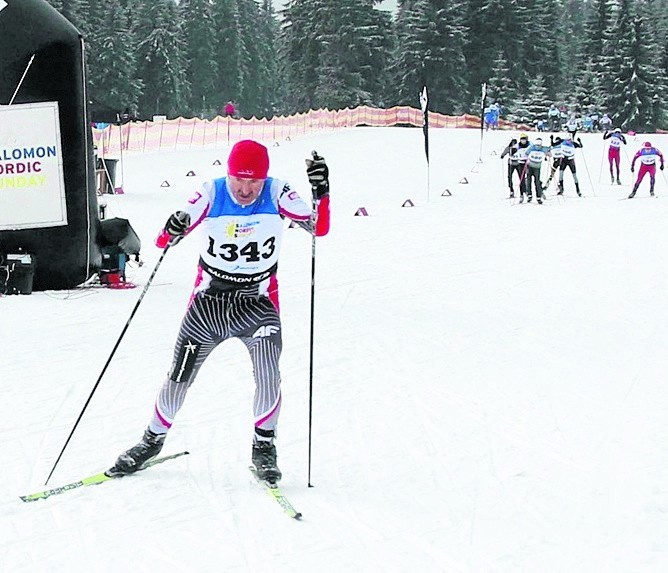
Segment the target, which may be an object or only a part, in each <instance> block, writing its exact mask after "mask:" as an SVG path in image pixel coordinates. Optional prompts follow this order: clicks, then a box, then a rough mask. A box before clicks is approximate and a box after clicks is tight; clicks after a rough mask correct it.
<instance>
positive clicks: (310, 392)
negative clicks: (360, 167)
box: [307, 150, 318, 487]
mask: <svg viewBox="0 0 668 573" xmlns="http://www.w3.org/2000/svg"><path fill="white" fill-rule="evenodd" d="M311 155H312V156H313V159H314V160H315V159H317V158H318V152H317V151H315V150H313V151H312V152H311ZM307 165H309V160H307ZM316 215H317V204H316V197H315V195H313V194H312V196H311V325H310V333H309V367H308V480H307V485H308V487H313V484H312V483H311V450H312V444H313V333H314V325H315V245H316V241H315V238H316V237H315V224H316Z"/></svg>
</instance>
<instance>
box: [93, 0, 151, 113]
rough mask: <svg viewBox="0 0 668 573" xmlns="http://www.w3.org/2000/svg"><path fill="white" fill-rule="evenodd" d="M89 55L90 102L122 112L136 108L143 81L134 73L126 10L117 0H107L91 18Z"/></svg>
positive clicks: (132, 50) (135, 60)
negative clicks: (93, 28)
mask: <svg viewBox="0 0 668 573" xmlns="http://www.w3.org/2000/svg"><path fill="white" fill-rule="evenodd" d="M91 21H92V22H95V24H96V26H95V33H94V34H91V38H92V39H94V40H92V42H93V47H92V55H91V57H90V58H89V60H88V69H89V73H88V79H89V96H90V99H91V101H93V102H96V103H97V104H102V105H103V106H105V107H106V108H109V109H112V110H116V111H117V112H121V111H122V110H125V109H126V108H129V110H130V112H131V113H132V114H135V113H136V111H137V103H138V100H139V97H140V95H141V93H142V89H143V82H142V81H141V80H140V79H138V78H137V77H136V76H135V70H136V68H137V58H136V55H135V50H134V46H133V45H132V43H131V42H128V38H131V37H132V36H131V34H130V23H129V18H128V14H127V12H126V11H125V10H124V9H123V8H122V7H121V4H120V2H119V0H107V1H106V2H105V3H104V5H103V6H101V10H100V12H99V13H97V14H96V17H95V18H94V19H91Z"/></svg>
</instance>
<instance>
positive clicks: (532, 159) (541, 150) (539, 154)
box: [520, 137, 551, 204]
mask: <svg viewBox="0 0 668 573" xmlns="http://www.w3.org/2000/svg"><path fill="white" fill-rule="evenodd" d="M526 154H527V164H526V167H525V169H526V192H527V195H528V196H529V198H528V199H527V201H528V202H529V203H531V191H532V185H531V181H532V180H533V181H534V184H535V186H536V201H538V203H540V204H542V203H543V196H544V195H543V186H542V184H541V181H540V168H541V167H542V165H543V160H547V158H548V157H549V156H550V155H551V154H550V148H549V147H548V146H544V145H543V139H542V138H540V137H537V138H536V139H535V140H534V142H533V144H532V145H530V146H529V148H528V149H527V151H526ZM520 202H521V201H520Z"/></svg>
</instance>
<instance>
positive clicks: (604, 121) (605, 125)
mask: <svg viewBox="0 0 668 573" xmlns="http://www.w3.org/2000/svg"><path fill="white" fill-rule="evenodd" d="M598 124H599V125H600V126H601V129H602V130H603V131H608V130H609V129H610V128H611V127H612V120H611V119H610V116H609V115H608V114H607V113H604V114H603V117H602V118H601V119H600V121H599V122H598Z"/></svg>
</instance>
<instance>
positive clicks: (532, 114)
mask: <svg viewBox="0 0 668 573" xmlns="http://www.w3.org/2000/svg"><path fill="white" fill-rule="evenodd" d="M527 91H528V93H527V96H526V106H525V109H526V111H527V112H528V114H529V118H530V119H531V121H534V120H539V119H547V110H548V108H549V107H550V106H549V104H548V101H549V99H548V97H547V88H546V87H545V78H544V77H543V75H542V74H538V75H537V76H536V77H535V78H533V79H532V80H531V81H530V82H529V87H528V90H527Z"/></svg>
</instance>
